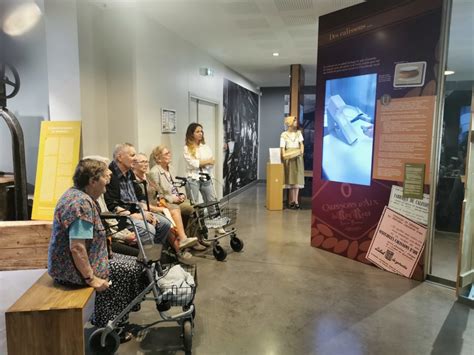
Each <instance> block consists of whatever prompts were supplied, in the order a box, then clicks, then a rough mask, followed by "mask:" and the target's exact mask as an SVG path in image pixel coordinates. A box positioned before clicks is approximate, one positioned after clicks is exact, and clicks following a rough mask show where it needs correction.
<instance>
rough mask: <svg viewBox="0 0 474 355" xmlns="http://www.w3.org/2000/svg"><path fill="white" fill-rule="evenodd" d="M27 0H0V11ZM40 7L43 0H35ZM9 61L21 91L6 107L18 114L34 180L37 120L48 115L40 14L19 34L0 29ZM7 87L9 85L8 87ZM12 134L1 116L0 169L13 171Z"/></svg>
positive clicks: (0, 49)
mask: <svg viewBox="0 0 474 355" xmlns="http://www.w3.org/2000/svg"><path fill="white" fill-rule="evenodd" d="M21 2H27V0H1V3H0V13H2V14H3V13H6V12H8V11H9V9H11V8H12V5H17V4H18V3H21ZM36 3H37V4H38V6H39V7H40V8H41V9H42V10H43V1H42V0H39V1H36ZM5 59H6V60H8V61H9V62H11V63H12V64H13V65H14V66H15V67H16V69H17V70H18V73H19V75H20V91H19V92H18V94H17V96H15V97H14V98H12V99H9V100H8V101H7V108H8V109H9V110H10V111H11V112H12V113H13V114H14V115H15V116H16V117H17V118H18V120H19V122H20V124H21V127H22V129H23V135H24V139H25V154H26V172H27V178H28V182H29V183H30V184H34V182H35V176H36V161H37V155H38V137H39V129H40V128H39V127H40V122H41V121H42V120H44V119H48V77H47V55H46V36H45V24H44V19H43V18H42V19H41V20H40V22H39V23H38V24H36V26H35V27H34V28H33V29H32V30H31V31H29V32H28V33H26V34H24V35H23V36H20V37H15V38H14V37H9V36H7V35H5V34H3V33H0V61H2V60H5ZM7 90H8V91H9V89H8V88H7ZM11 144H12V143H11V135H10V130H9V129H8V127H7V125H6V123H5V121H4V120H3V119H0V171H7V172H12V171H13V159H12V147H11Z"/></svg>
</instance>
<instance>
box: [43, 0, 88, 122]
mask: <svg viewBox="0 0 474 355" xmlns="http://www.w3.org/2000/svg"><path fill="white" fill-rule="evenodd" d="M44 2H45V3H44V5H45V15H44V18H45V28H46V50H47V58H48V70H47V73H48V85H49V112H50V119H51V120H52V121H80V120H81V94H80V91H81V86H80V85H81V84H80V80H79V52H78V33H77V32H78V29H77V8H76V1H74V0H44Z"/></svg>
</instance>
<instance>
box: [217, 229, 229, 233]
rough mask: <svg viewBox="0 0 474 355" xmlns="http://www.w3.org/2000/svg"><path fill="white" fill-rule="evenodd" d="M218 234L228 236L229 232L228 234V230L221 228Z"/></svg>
mask: <svg viewBox="0 0 474 355" xmlns="http://www.w3.org/2000/svg"><path fill="white" fill-rule="evenodd" d="M217 233H219V234H226V233H227V232H226V230H225V229H224V228H219V229H218V230H217Z"/></svg>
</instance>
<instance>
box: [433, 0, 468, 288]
mask: <svg viewBox="0 0 474 355" xmlns="http://www.w3.org/2000/svg"><path fill="white" fill-rule="evenodd" d="M449 3H450V4H451V20H450V21H449V22H450V25H449V41H448V43H449V47H448V52H447V65H446V68H445V69H446V72H445V84H444V92H443V93H442V94H443V95H444V100H443V101H444V106H443V115H442V117H443V119H442V126H441V128H442V133H441V137H440V141H439V143H438V144H439V145H440V149H439V150H438V162H439V164H438V166H437V168H436V169H437V170H436V171H437V181H436V189H435V191H436V195H435V210H434V216H433V217H434V218H433V219H434V223H433V227H434V228H433V239H432V244H431V255H430V263H429V269H428V278H429V279H432V280H434V281H437V282H440V283H443V284H445V285H449V286H452V287H456V290H457V294H458V295H462V294H466V293H469V292H470V289H471V285H472V283H473V282H474V249H473V243H474V238H473V231H474V225H471V215H472V211H471V210H472V207H471V205H472V204H473V203H474V194H473V191H472V189H471V188H470V186H472V185H473V183H474V176H473V174H474V163H473V161H474V147H473V144H474V143H473V141H474V133H473V126H472V121H473V115H472V110H473V105H474V100H473V90H474V67H473V66H472V63H474V51H473V43H472V40H471V41H470V42H469V41H465V33H466V30H467V27H466V26H470V25H471V24H472V18H473V16H474V3H472V2H464V1H460V0H453V1H452V2H449ZM473 211H474V210H473Z"/></svg>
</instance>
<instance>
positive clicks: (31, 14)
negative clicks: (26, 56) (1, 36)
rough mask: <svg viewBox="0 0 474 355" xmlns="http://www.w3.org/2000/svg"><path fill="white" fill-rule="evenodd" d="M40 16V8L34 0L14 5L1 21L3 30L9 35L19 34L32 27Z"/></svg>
mask: <svg viewBox="0 0 474 355" xmlns="http://www.w3.org/2000/svg"><path fill="white" fill-rule="evenodd" d="M40 18H41V10H40V9H39V7H38V5H36V4H35V3H34V2H29V3H26V4H23V5H20V6H18V7H16V8H15V9H14V10H13V11H11V12H10V13H9V14H8V15H7V16H6V17H5V21H3V26H2V28H3V31H4V32H5V33H6V34H8V35H10V36H20V35H22V34H24V33H26V32H28V31H29V30H30V29H32V28H33V27H34V26H35V25H36V24H37V23H38V21H39V20H40Z"/></svg>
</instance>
